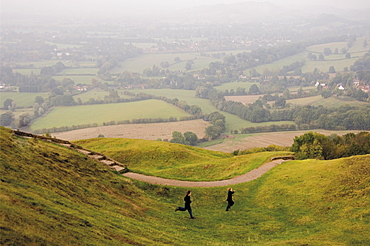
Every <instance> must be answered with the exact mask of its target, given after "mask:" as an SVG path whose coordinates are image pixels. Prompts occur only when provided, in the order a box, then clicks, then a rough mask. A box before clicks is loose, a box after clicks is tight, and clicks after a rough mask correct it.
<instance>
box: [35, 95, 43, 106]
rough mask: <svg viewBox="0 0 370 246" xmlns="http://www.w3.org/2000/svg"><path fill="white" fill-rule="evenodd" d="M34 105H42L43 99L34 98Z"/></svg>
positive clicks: (39, 97)
mask: <svg viewBox="0 0 370 246" xmlns="http://www.w3.org/2000/svg"><path fill="white" fill-rule="evenodd" d="M35 103H38V104H39V105H41V104H43V103H44V98H42V97H41V96H37V97H36V98H35Z"/></svg>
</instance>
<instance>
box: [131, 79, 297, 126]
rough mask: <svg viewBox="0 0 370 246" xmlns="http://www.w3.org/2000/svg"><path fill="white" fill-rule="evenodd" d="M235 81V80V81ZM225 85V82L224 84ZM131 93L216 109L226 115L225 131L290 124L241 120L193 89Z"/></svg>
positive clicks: (205, 112)
mask: <svg viewBox="0 0 370 246" xmlns="http://www.w3.org/2000/svg"><path fill="white" fill-rule="evenodd" d="M235 83H237V82H235ZM225 86H227V84H225ZM130 92H133V93H141V92H142V93H147V94H151V95H155V96H165V97H167V98H171V99H173V98H177V99H179V100H180V101H181V100H183V101H186V102H187V104H188V105H198V106H200V107H201V108H202V112H203V113H204V114H210V113H212V112H215V111H218V112H220V113H221V114H223V115H224V116H225V117H226V130H225V132H226V133H229V132H230V131H231V130H235V129H240V128H245V127H250V126H267V125H276V124H278V125H280V124H286V123H289V124H291V122H290V121H281V122H280V121H278V122H263V123H253V122H250V121H247V120H243V119H241V118H240V117H238V116H237V115H233V114H230V113H226V112H223V111H220V110H218V109H217V108H216V107H215V106H213V105H212V104H211V102H210V101H209V100H207V99H203V98H198V97H195V91H193V90H173V89H160V90H159V89H145V90H130Z"/></svg>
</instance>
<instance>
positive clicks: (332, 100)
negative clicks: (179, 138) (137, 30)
mask: <svg viewBox="0 0 370 246" xmlns="http://www.w3.org/2000/svg"><path fill="white" fill-rule="evenodd" d="M261 96H262V95H246V96H227V97H225V98H226V100H228V101H235V102H241V103H243V104H250V103H254V102H255V101H256V100H257V99H258V98H259V97H261ZM286 102H287V104H292V105H312V106H319V105H322V106H324V107H329V108H330V107H342V106H345V105H351V106H368V105H369V103H368V102H362V101H358V100H356V99H353V98H349V97H334V96H333V97H329V98H323V97H322V96H321V95H317V96H312V97H303V98H296V99H288V100H286ZM270 104H273V102H270Z"/></svg>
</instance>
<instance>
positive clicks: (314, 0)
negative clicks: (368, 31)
mask: <svg viewBox="0 0 370 246" xmlns="http://www.w3.org/2000/svg"><path fill="white" fill-rule="evenodd" d="M243 2H259V3H263V2H265V3H272V4H276V5H281V6H286V7H300V6H302V7H304V6H314V5H320V6H323V5H325V6H333V7H337V8H350V9H366V8H370V1H368V0H351V1H349V0H336V1H333V0H311V1H309V2H307V1H305V0H251V1H243V0H188V1H180V0H173V1H170V2H168V1H164V0H152V1H149V0H136V1H127V0H123V1H119V0H105V1H101V0H90V1H89V0H74V1H72V0H64V1H63V3H62V4H61V3H60V2H56V1H46V0H34V1H26V0H2V1H1V13H2V14H6V15H13V16H14V15H16V14H20V15H29V16H59V17H60V16H71V15H74V16H80V17H94V16H96V17H102V16H119V15H125V16H135V15H143V14H148V15H150V14H156V13H160V12H168V11H177V10H182V9H189V8H194V7H199V6H211V5H218V4H233V3H243ZM1 18H3V15H2V17H1Z"/></svg>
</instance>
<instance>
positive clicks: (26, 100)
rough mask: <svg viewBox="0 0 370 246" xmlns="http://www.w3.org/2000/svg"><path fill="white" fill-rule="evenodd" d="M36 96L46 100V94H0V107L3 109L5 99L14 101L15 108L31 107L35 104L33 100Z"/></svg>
mask: <svg viewBox="0 0 370 246" xmlns="http://www.w3.org/2000/svg"><path fill="white" fill-rule="evenodd" d="M37 96H41V97H43V98H44V99H46V98H47V97H48V93H28V92H0V103H1V106H0V107H1V108H3V107H4V102H5V100H6V99H12V100H13V101H15V103H16V105H17V107H22V108H23V107H32V106H33V105H34V104H35V98H36V97H37Z"/></svg>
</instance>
